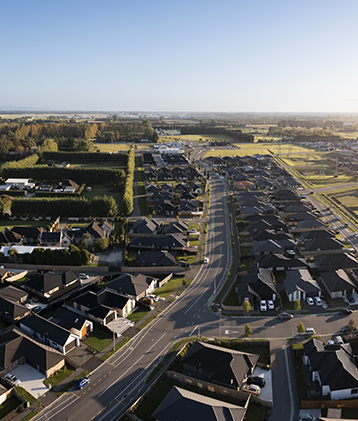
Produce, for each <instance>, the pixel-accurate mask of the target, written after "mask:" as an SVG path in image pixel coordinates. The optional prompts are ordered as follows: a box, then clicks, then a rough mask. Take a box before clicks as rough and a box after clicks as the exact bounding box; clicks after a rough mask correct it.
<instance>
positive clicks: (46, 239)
mask: <svg viewBox="0 0 358 421" xmlns="http://www.w3.org/2000/svg"><path fill="white" fill-rule="evenodd" d="M60 241H61V233H60V232H43V233H42V234H41V242H43V243H59V242H60Z"/></svg>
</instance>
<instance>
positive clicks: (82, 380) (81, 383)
mask: <svg viewBox="0 0 358 421" xmlns="http://www.w3.org/2000/svg"><path fill="white" fill-rule="evenodd" d="M89 382H90V379H89V377H82V378H80V379H78V380H77V382H76V389H82V387H84V386H86V384H88V383H89Z"/></svg>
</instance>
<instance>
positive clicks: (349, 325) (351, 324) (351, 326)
mask: <svg viewBox="0 0 358 421" xmlns="http://www.w3.org/2000/svg"><path fill="white" fill-rule="evenodd" d="M348 329H349V330H350V331H351V332H353V331H354V330H356V329H357V326H356V324H355V322H354V319H350V321H349V323H348Z"/></svg>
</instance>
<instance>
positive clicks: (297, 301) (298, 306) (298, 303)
mask: <svg viewBox="0 0 358 421" xmlns="http://www.w3.org/2000/svg"><path fill="white" fill-rule="evenodd" d="M301 308H302V306H301V301H300V300H299V299H298V298H297V300H296V301H295V306H294V309H295V310H296V311H299V310H301Z"/></svg>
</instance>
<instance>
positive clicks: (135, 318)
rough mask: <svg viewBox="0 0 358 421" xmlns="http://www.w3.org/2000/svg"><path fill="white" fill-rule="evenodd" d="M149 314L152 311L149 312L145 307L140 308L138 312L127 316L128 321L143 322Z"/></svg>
mask: <svg viewBox="0 0 358 421" xmlns="http://www.w3.org/2000/svg"><path fill="white" fill-rule="evenodd" d="M148 313H150V310H147V309H145V308H143V307H138V308H137V310H136V311H134V312H133V313H132V314H130V315H129V316H127V319H128V320H131V321H132V322H134V323H137V322H139V320H142V319H143V317H144V316H146V315H147V314H148Z"/></svg>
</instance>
